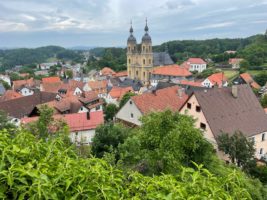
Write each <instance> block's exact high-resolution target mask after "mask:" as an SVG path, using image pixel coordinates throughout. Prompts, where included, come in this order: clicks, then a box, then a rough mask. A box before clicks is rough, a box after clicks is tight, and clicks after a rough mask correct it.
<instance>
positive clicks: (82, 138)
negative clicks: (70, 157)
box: [70, 129, 95, 145]
mask: <svg viewBox="0 0 267 200" xmlns="http://www.w3.org/2000/svg"><path fill="white" fill-rule="evenodd" d="M94 136H95V129H91V130H84V131H73V132H71V133H70V140H71V142H72V143H75V144H77V145H80V144H85V145H89V144H90V143H91V142H92V139H93V137H94Z"/></svg>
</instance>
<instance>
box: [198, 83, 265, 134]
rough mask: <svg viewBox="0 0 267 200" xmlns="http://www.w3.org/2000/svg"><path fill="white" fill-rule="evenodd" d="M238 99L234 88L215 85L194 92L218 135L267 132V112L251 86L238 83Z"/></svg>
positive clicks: (212, 128)
mask: <svg viewBox="0 0 267 200" xmlns="http://www.w3.org/2000/svg"><path fill="white" fill-rule="evenodd" d="M236 87H237V90H238V92H237V93H238V96H237V98H235V97H233V95H232V90H231V88H212V89H210V90H206V91H195V92H194V94H195V96H196V98H197V101H198V102H199V104H200V107H201V109H202V111H203V113H204V115H205V117H206V119H207V121H208V124H209V126H210V128H211V130H212V132H213V134H214V136H215V138H217V137H218V135H220V134H221V132H226V133H229V134H233V133H234V132H235V131H241V132H242V133H243V134H244V135H245V136H247V137H250V136H253V135H255V134H259V133H262V132H264V131H267V115H266V114H265V112H264V110H263V108H262V107H261V105H260V103H259V101H258V99H257V98H256V96H255V94H254V93H253V91H252V89H251V88H250V86H248V85H238V86H236Z"/></svg>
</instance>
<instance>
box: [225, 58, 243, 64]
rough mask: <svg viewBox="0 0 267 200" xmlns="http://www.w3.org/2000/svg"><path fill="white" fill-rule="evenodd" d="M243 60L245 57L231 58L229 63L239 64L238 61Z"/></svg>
mask: <svg viewBox="0 0 267 200" xmlns="http://www.w3.org/2000/svg"><path fill="white" fill-rule="evenodd" d="M242 60H243V58H230V59H229V61H228V62H229V64H231V65H232V64H238V63H240V62H241V61H242Z"/></svg>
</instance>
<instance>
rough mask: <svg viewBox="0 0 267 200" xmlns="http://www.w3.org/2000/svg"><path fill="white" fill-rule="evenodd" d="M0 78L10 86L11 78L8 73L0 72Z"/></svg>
mask: <svg viewBox="0 0 267 200" xmlns="http://www.w3.org/2000/svg"><path fill="white" fill-rule="evenodd" d="M0 80H2V81H5V82H6V83H7V84H8V85H9V86H11V79H10V77H9V76H8V75H3V74H0Z"/></svg>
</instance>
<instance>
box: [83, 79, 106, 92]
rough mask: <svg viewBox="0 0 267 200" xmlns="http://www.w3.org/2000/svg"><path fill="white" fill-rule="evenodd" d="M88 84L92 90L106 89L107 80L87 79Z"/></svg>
mask: <svg viewBox="0 0 267 200" xmlns="http://www.w3.org/2000/svg"><path fill="white" fill-rule="evenodd" d="M88 85H89V86H90V88H91V89H92V90H97V89H106V87H107V81H106V80H102V81H89V82H88Z"/></svg>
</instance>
